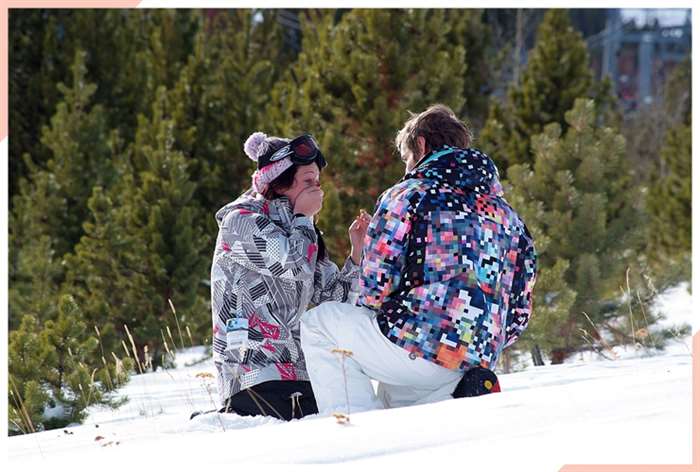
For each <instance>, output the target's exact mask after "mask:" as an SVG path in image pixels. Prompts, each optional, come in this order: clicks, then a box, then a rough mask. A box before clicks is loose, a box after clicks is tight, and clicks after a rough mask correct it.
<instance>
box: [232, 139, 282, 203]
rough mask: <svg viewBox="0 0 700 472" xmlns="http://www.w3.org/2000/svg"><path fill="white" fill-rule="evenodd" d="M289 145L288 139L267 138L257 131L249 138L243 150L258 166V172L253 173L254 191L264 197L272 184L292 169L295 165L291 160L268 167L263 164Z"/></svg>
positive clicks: (273, 163)
mask: <svg viewBox="0 0 700 472" xmlns="http://www.w3.org/2000/svg"><path fill="white" fill-rule="evenodd" d="M288 143H289V140H288V139H283V138H278V137H275V136H267V135H266V134H265V133H262V132H260V131H256V132H255V133H253V134H251V135H250V136H248V139H246V141H245V144H244V145H243V150H244V151H245V153H246V155H247V156H248V157H249V158H250V159H252V160H253V161H255V162H256V163H257V164H258V170H256V171H255V172H254V173H253V177H252V180H253V190H255V191H256V192H258V193H260V194H262V195H264V194H265V192H267V189H268V188H269V186H270V183H271V182H272V181H273V180H275V179H276V178H277V177H279V176H280V175H282V173H283V172H284V171H285V170H287V169H289V168H290V167H292V166H293V165H294V164H293V163H292V160H291V159H282V160H280V161H277V162H272V163H269V164H267V165H263V166H262V167H261V164H262V163H263V162H266V163H267V162H269V160H268V159H263V158H265V157H267V158H269V157H270V156H271V155H272V154H274V153H275V152H276V151H277V150H279V149H281V148H282V147H283V146H285V145H287V144H288Z"/></svg>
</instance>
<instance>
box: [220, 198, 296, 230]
mask: <svg viewBox="0 0 700 472" xmlns="http://www.w3.org/2000/svg"><path fill="white" fill-rule="evenodd" d="M234 210H248V211H250V212H253V213H260V214H264V215H271V214H273V215H277V214H279V213H280V212H282V211H284V212H287V213H290V214H291V211H292V204H291V203H290V201H289V199H288V198H287V197H279V198H275V199H274V200H266V199H265V198H263V197H262V195H260V194H258V193H257V192H255V191H253V190H248V191H247V192H246V193H244V194H243V195H241V196H240V197H238V198H237V199H235V200H234V201H232V202H230V203H227V204H226V205H224V206H223V207H221V208H219V210H218V211H217V212H216V223H217V224H218V225H219V227H221V223H222V222H223V221H224V219H225V218H226V215H228V214H229V213H231V212H232V211H234Z"/></svg>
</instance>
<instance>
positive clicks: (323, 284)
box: [311, 257, 360, 305]
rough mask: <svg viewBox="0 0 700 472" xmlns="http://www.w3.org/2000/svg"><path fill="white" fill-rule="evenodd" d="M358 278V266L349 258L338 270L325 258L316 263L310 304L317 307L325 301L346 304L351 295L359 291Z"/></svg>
mask: <svg viewBox="0 0 700 472" xmlns="http://www.w3.org/2000/svg"><path fill="white" fill-rule="evenodd" d="M359 277H360V266H358V265H357V264H355V263H354V262H353V261H352V259H350V258H349V257H348V258H347V259H346V260H345V264H344V265H343V268H342V269H340V270H338V266H336V265H335V264H334V263H333V262H331V261H330V260H329V259H327V258H326V259H324V260H323V261H320V262H318V263H317V264H316V273H315V274H314V294H313V296H312V298H311V303H313V304H315V305H318V304H320V303H323V302H327V301H336V302H348V301H349V300H350V296H351V294H356V293H357V292H358V291H359V289H360V283H359Z"/></svg>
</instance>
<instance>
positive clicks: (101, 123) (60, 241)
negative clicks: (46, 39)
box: [9, 51, 114, 328]
mask: <svg viewBox="0 0 700 472" xmlns="http://www.w3.org/2000/svg"><path fill="white" fill-rule="evenodd" d="M72 70H73V78H72V83H71V84H70V86H66V85H63V84H59V86H58V89H59V90H60V91H61V93H62V96H63V98H62V101H61V102H60V103H59V104H58V106H57V108H56V113H55V114H54V115H53V116H52V118H51V121H50V123H51V124H50V126H47V127H44V129H43V130H42V135H41V141H42V143H43V144H44V146H45V147H46V148H47V149H48V150H49V152H50V159H49V161H48V162H47V163H46V167H45V168H43V167H40V166H39V165H36V164H34V163H33V160H32V159H31V158H30V157H29V156H26V157H25V159H26V163H27V166H28V168H29V169H30V171H31V174H30V177H29V179H23V180H22V181H21V183H20V188H21V190H20V193H19V195H17V196H16V197H15V199H14V205H13V209H12V215H11V217H10V228H9V229H10V242H11V246H10V249H11V251H10V254H11V256H10V282H11V284H10V327H11V328H12V327H15V326H17V324H18V323H19V319H20V317H21V316H22V315H24V314H28V313H32V314H34V316H37V317H39V318H40V319H42V320H43V319H49V318H51V316H52V313H53V314H55V307H54V306H52V302H50V300H52V298H53V297H54V296H55V295H56V294H57V291H56V290H57V288H58V286H59V285H60V283H61V281H62V279H63V275H64V270H63V268H62V265H61V258H62V257H63V256H64V255H65V254H67V253H69V252H70V251H71V250H72V249H73V246H74V245H75V244H76V243H77V242H78V240H79V239H80V237H81V236H82V234H83V228H82V223H83V221H84V220H85V218H86V217H87V206H86V203H87V199H88V197H89V195H90V191H91V189H92V186H93V185H99V184H102V185H109V184H110V182H111V181H112V178H113V171H112V162H111V155H112V148H111V146H112V144H113V138H114V136H112V135H111V134H110V133H109V131H108V130H107V127H106V121H105V111H104V109H103V108H102V107H101V106H99V105H94V106H93V105H92V96H93V94H94V92H95V89H96V86H95V85H94V84H91V83H88V82H87V81H86V80H85V77H86V73H87V71H86V69H85V54H84V53H83V52H80V51H78V52H77V53H76V55H75V61H74V64H73V69H72Z"/></svg>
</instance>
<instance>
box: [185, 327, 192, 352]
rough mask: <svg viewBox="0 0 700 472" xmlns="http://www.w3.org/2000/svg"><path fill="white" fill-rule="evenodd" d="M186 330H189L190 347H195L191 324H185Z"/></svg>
mask: <svg viewBox="0 0 700 472" xmlns="http://www.w3.org/2000/svg"><path fill="white" fill-rule="evenodd" d="M185 331H187V337H188V338H190V347H194V341H192V333H190V325H185Z"/></svg>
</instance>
